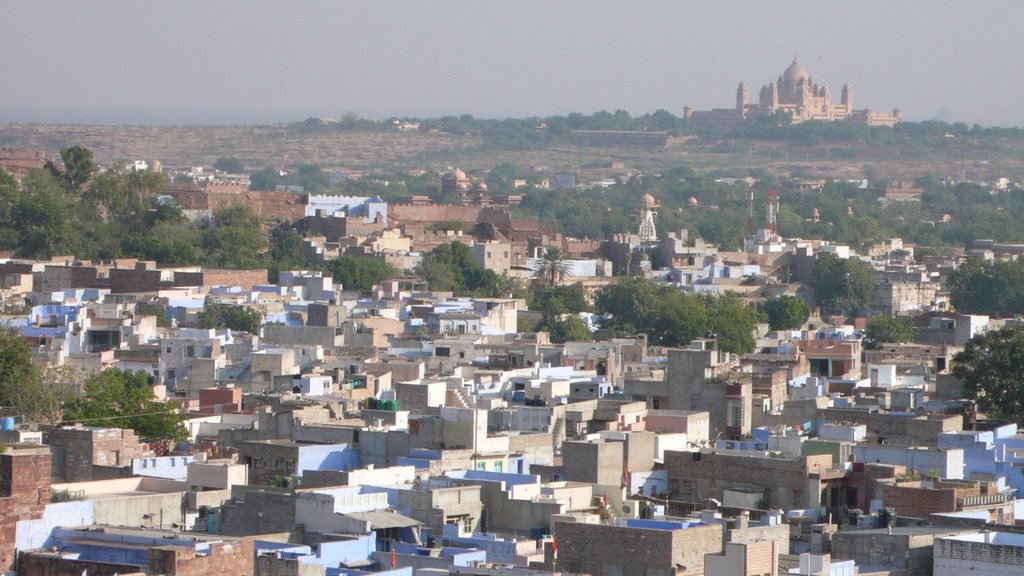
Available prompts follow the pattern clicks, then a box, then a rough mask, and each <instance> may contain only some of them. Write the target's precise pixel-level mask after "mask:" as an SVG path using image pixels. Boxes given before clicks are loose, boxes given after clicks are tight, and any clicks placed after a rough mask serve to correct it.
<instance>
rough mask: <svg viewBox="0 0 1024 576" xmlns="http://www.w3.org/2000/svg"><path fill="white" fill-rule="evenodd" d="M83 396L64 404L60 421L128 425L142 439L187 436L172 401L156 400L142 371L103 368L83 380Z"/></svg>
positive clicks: (95, 424)
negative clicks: (62, 419) (62, 416)
mask: <svg viewBox="0 0 1024 576" xmlns="http://www.w3.org/2000/svg"><path fill="white" fill-rule="evenodd" d="M84 388H85V396H83V397H81V398H76V399H74V400H71V401H69V402H67V403H66V404H65V409H64V422H65V423H82V424H85V425H87V426H110V427H118V428H129V429H132V430H134V431H135V433H136V434H138V435H139V437H140V438H142V439H143V440H146V441H149V442H152V441H156V440H182V439H184V438H186V437H187V434H186V432H185V428H184V427H183V426H182V425H181V422H180V420H179V418H178V415H177V410H176V409H175V405H174V404H170V403H167V402H158V401H157V400H156V398H155V397H154V395H153V388H152V385H151V384H150V383H149V377H148V376H147V375H146V373H145V372H143V371H141V370H140V371H138V372H134V373H133V372H131V371H130V370H125V371H123V372H122V371H120V370H116V369H113V368H111V369H107V370H103V371H101V372H96V373H95V374H93V375H92V376H90V377H89V378H88V379H87V380H86V381H85V385H84Z"/></svg>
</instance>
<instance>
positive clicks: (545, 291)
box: [529, 282, 590, 317]
mask: <svg viewBox="0 0 1024 576" xmlns="http://www.w3.org/2000/svg"><path fill="white" fill-rule="evenodd" d="M529 305H530V309H531V310H536V311H538V312H540V313H541V314H542V315H544V316H545V317H548V316H559V315H562V314H578V313H580V312H587V311H589V310H590V302H588V301H587V291H586V290H584V288H583V285H582V284H580V283H578V282H577V283H576V284H571V285H569V286H551V287H540V288H537V289H535V290H533V291H532V292H531V293H530V301H529Z"/></svg>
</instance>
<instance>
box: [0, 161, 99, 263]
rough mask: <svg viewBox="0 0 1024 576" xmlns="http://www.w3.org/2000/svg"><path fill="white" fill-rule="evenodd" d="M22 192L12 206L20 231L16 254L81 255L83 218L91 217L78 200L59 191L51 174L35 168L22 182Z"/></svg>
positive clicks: (32, 255)
mask: <svg viewBox="0 0 1024 576" xmlns="http://www.w3.org/2000/svg"><path fill="white" fill-rule="evenodd" d="M21 185H22V190H23V192H24V193H23V194H21V195H19V197H18V202H17V204H15V205H14V207H13V221H14V223H15V227H16V229H17V231H18V249H17V251H16V252H17V253H18V254H19V255H21V256H28V257H32V258H50V257H52V256H57V255H66V254H75V255H78V254H82V252H83V248H84V247H83V245H82V242H81V240H82V234H81V227H80V226H79V223H80V220H81V219H83V218H86V219H87V218H88V215H87V214H82V213H81V211H80V210H78V206H77V205H76V201H75V199H74V198H72V197H71V196H69V195H67V194H65V193H63V192H62V191H61V190H60V187H59V184H58V183H57V181H56V180H54V179H53V177H52V176H50V175H49V174H48V173H46V172H43V171H40V170H36V171H33V172H32V173H30V174H29V176H28V177H27V178H25V180H23V181H22V183H21Z"/></svg>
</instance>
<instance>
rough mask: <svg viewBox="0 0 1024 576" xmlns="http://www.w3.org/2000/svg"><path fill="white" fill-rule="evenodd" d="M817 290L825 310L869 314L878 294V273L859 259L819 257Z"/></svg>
mask: <svg viewBox="0 0 1024 576" xmlns="http://www.w3.org/2000/svg"><path fill="white" fill-rule="evenodd" d="M813 283H814V290H815V294H816V296H817V299H818V305H819V306H821V308H822V309H824V310H832V311H851V312H857V311H861V310H865V309H867V308H868V306H869V305H870V304H871V301H872V299H873V298H874V294H875V272H874V270H873V269H872V268H871V266H870V265H869V264H867V263H865V262H863V261H861V260H858V259H856V258H839V257H838V256H836V255H835V254H831V253H824V254H819V255H818V259H817V261H816V262H815V263H814V279H813Z"/></svg>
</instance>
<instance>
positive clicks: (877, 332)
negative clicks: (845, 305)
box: [864, 314, 917, 344]
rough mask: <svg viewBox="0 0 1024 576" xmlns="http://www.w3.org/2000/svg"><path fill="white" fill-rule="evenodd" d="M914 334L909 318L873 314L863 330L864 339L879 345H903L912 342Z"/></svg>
mask: <svg viewBox="0 0 1024 576" xmlns="http://www.w3.org/2000/svg"><path fill="white" fill-rule="evenodd" d="M916 332H917V330H916V329H915V328H914V324H913V323H912V322H911V321H910V319H909V318H906V317H903V316H894V317H889V316H886V315H885V314H875V315H874V316H872V317H871V318H870V319H869V320H868V324H867V326H866V327H865V330H864V337H865V338H867V339H868V340H869V341H871V342H874V343H879V344H882V343H886V344H889V343H895V344H904V343H906V342H910V341H912V340H913V339H914V334H915V333H916Z"/></svg>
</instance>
